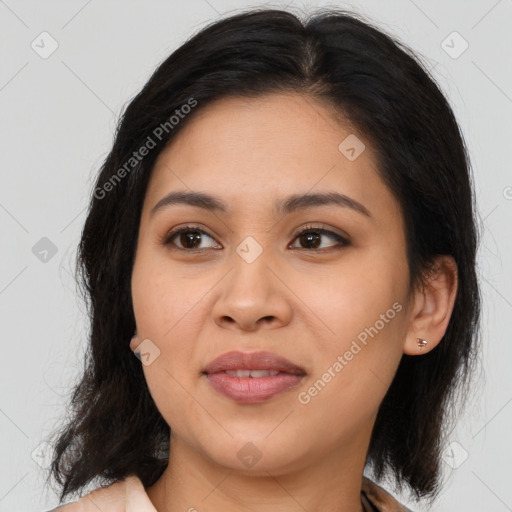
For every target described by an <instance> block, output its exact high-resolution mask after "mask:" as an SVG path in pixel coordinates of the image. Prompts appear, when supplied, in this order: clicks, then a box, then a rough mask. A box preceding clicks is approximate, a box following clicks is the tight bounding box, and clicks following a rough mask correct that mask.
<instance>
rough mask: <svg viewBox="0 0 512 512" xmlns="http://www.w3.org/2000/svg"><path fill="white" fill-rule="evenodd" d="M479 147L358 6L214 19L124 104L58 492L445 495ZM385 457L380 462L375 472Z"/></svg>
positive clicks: (466, 355)
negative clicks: (469, 144)
mask: <svg viewBox="0 0 512 512" xmlns="http://www.w3.org/2000/svg"><path fill="white" fill-rule="evenodd" d="M476 249H477V233H476V229H475V218H474V197H473V192H472V188H471V176H470V166H469V160H468V156H467V152H466V149H465V144H464V140H463V137H462V135H461V133H460V130H459V127H458V125H457V122H456V120H455V118H454V115H453V112H452V110H451V108H450V106H449V104H448V103H447V101H446V99H445V97H444V96H443V94H442V93H441V91H440V90H439V88H438V86H437V85H436V84H435V83H434V81H433V79H432V78H431V77H430V76H429V74H428V72H427V71H425V70H424V69H423V67H422V65H421V64H420V63H419V61H418V60H417V59H416V58H415V57H414V54H413V53H412V52H411V51H410V50H409V49H407V48H406V47H405V46H403V45H402V44H401V43H400V42H398V41H396V40H394V39H393V38H392V37H391V36H389V35H386V34H385V33H383V32H382V31H380V30H379V29H377V28H375V27H373V26H372V25H371V24H370V23H369V22H367V21H365V20H363V19H362V18H361V17H359V16H357V15H354V14H350V13H346V12H343V11H339V10H329V11H325V12H317V13H316V14H315V15H313V16H312V17H310V18H309V19H308V20H307V21H305V22H302V21H301V20H300V19H298V18H297V17H296V16H294V15H293V14H291V13H288V12H285V11H280V10H268V9H259V10H254V11H250V12H245V13H243V14H238V15H235V16H232V17H230V18H227V19H223V20H221V21H219V22H216V23H214V24H212V25H210V26H209V27H207V28H205V29H203V30H201V31H200V32H199V33H198V34H196V35H195V36H194V37H192V38H191V39H190V40H189V41H187V42H186V43H185V44H184V45H182V46H181V47H180V48H179V49H178V50H176V51H175V52H174V53H173V54H172V55H171V56H170V57H169V58H168V59H167V60H165V62H163V63H162V64H161V65H160V66H159V68H158V69H157V70H156V71H155V73H154V74H153V76H152V77H151V78H150V80H149V81H148V82H147V84H146V85H145V86H144V88H143V89H142V91H141V92H140V93H139V94H138V95H137V96H136V97H135V98H134V99H133V101H132V102H131V103H130V104H129V106H128V107H127V109H126V112H125V113H124V116H123V119H122V121H121V123H120V125H119V128H118V130H117V133H116V139H115V142H114V146H113V148H112V151H111V152H110V154H109V155H108V157H107V159H106V161H105V163H104V164H103V167H102V169H101V173H100V175H99V177H98V180H97V182H96V186H95V190H94V194H93V197H92V200H91V205H90V209H89V212H88V216H87V220H86V224H85V227H84V231H83V233H82V239H81V243H80V247H79V263H80V269H81V271H82V274H81V277H82V279H83V285H84V290H85V292H86V294H88V297H89V298H90V308H91V309H90V313H91V335H90V336H91V337H90V351H89V354H88V360H87V367H86V371H85V373H84V375H83V378H82V381H81V382H80V383H79V385H78V386H77V388H76V390H75V393H74V397H73V401H72V406H73V407H72V413H71V415H70V418H69V422H68V424H67V425H66V426H65V427H64V428H63V429H62V431H61V432H59V433H58V439H57V440H56V444H55V457H54V460H53V464H52V468H51V469H52V475H53V476H54V477H55V479H56V481H57V482H58V483H59V485H60V486H61V503H62V502H63V501H64V498H65V497H66V496H71V495H73V494H77V493H78V492H80V491H82V490H83V489H84V488H85V486H86V485H88V484H90V483H91V482H93V481H95V482H98V483H100V484H110V485H105V486H104V487H101V488H99V489H97V490H95V491H93V492H92V493H89V494H87V495H86V496H84V497H82V498H81V499H80V500H79V501H75V502H73V503H71V504H68V505H64V506H62V507H59V508H57V509H55V510H59V511H63V512H73V511H88V510H97V509H98V508H99V509H100V510H109V511H114V510H115V511H117V510H119V511H125V510H126V511H128V510H137V511H152V512H154V511H155V510H157V511H159V512H163V511H165V512H174V511H177V510H189V511H193V510H199V511H200V510H206V509H207V510H209V511H215V510H221V509H222V510H223V511H225V510H235V509H236V510H252V511H259V510H280V511H287V510H311V511H313V510H333V511H334V510H350V511H358V512H360V511H371V510H373V511H375V510H379V511H398V510H408V509H407V508H405V507H404V506H402V505H401V504H400V503H399V501H398V500H397V499H396V498H395V497H394V496H393V495H392V494H391V493H388V492H386V491H385V490H384V488H383V487H381V486H380V485H378V483H377V482H378V481H380V480H383V479H384V477H387V476H390V477H391V478H392V479H393V481H394V483H395V489H396V490H397V491H401V490H402V489H408V490H410V491H412V495H413V498H414V499H415V500H416V501H418V502H419V501H420V500H427V501H428V502H429V504H432V503H433V502H434V500H435V498H436V497H437V495H438V493H439V490H440V483H439V482H440V475H441V453H442V450H443V447H444V444H445V443H446V439H445V438H444V437H443V432H445V427H446V426H447V425H448V424H449V423H450V422H451V421H454V417H452V416H449V415H448V414H447V411H452V410H453V406H454V405H455V400H454V398H455V397H456V393H460V395H464V394H466V393H465V390H467V388H468V386H469V383H470V377H471V374H472V371H471V370H472V369H473V368H474V365H475V361H476V356H477V353H478V351H477V347H478V320H479V311H480V296H479V288H478V282H477V278H476V272H475V255H476ZM365 469H367V470H368V471H371V473H372V475H373V476H372V478H371V479H370V478H369V477H368V476H366V475H364V474H363V472H364V471H365Z"/></svg>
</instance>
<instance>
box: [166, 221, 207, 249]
mask: <svg viewBox="0 0 512 512" xmlns="http://www.w3.org/2000/svg"><path fill="white" fill-rule="evenodd" d="M205 236H206V237H207V238H209V239H210V240H213V238H212V237H211V236H210V235H208V233H206V232H205V231H203V230H202V229H199V228H196V227H193V226H185V227H183V228H180V229H177V230H175V231H173V232H171V233H169V235H167V237H166V238H165V240H164V245H175V246H176V248H177V249H180V250H191V251H192V250H202V249H205V248H206V247H200V245H201V242H202V241H203V238H204V237H205ZM175 238H176V239H177V242H178V243H176V242H173V240H174V239H175ZM179 244H181V245H179Z"/></svg>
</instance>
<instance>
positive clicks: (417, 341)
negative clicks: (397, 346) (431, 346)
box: [416, 338, 428, 349]
mask: <svg viewBox="0 0 512 512" xmlns="http://www.w3.org/2000/svg"><path fill="white" fill-rule="evenodd" d="M416 343H417V344H418V347H420V349H422V348H423V347H424V346H425V345H426V344H427V343H428V341H427V340H424V339H422V338H416Z"/></svg>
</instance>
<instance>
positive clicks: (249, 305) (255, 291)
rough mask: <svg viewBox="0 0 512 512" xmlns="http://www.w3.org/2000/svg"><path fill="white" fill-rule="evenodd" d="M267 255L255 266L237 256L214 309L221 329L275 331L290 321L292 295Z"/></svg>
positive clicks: (216, 320) (221, 286)
mask: <svg viewBox="0 0 512 512" xmlns="http://www.w3.org/2000/svg"><path fill="white" fill-rule="evenodd" d="M264 253H265V251H264V252H263V254H261V255H260V256H259V257H258V258H257V259H256V260H255V261H253V262H252V263H248V262H247V261H245V260H244V259H243V258H241V257H239V256H238V254H236V255H235V256H234V264H233V268H232V270H231V271H230V272H229V273H228V275H227V276H226V277H225V278H224V279H223V280H222V281H221V283H219V285H220V293H219V296H218V297H217V300H216V302H215V304H214V306H213V316H214V321H215V323H216V324H217V325H219V326H220V327H223V328H224V329H234V330H243V331H255V330H257V329H262V328H263V329H276V328H279V327H283V326H285V325H287V324H288V323H289V322H290V321H291V317H292V311H293V308H292V305H291V298H292V297H293V293H291V292H290V290H289V289H288V288H287V286H286V285H285V284H284V282H283V277H282V276H279V272H278V271H276V270H274V267H275V265H271V262H270V261H269V259H268V258H265V257H264ZM271 267H272V268H271Z"/></svg>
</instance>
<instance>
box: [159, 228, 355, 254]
mask: <svg viewBox="0 0 512 512" xmlns="http://www.w3.org/2000/svg"><path fill="white" fill-rule="evenodd" d="M191 231H192V232H197V233H201V234H204V235H206V236H208V237H209V238H212V239H213V237H212V236H210V235H209V234H208V233H207V232H206V231H204V230H202V229H200V228H198V227H195V226H188V225H187V226H184V227H181V228H179V229H176V230H174V231H171V232H170V233H168V234H167V235H166V236H165V237H164V239H163V241H162V243H163V245H165V246H170V245H173V244H172V243H171V240H172V239H173V238H174V237H176V236H177V235H180V234H182V233H188V232H191ZM308 233H317V234H321V235H329V237H331V238H334V239H335V240H337V241H338V242H339V243H338V245H337V246H336V245H335V246H332V247H327V248H323V249H307V248H303V247H295V248H294V249H300V250H304V251H308V252H324V251H330V250H333V249H336V247H338V248H342V247H344V246H347V245H349V241H348V240H347V239H346V238H345V237H343V236H341V235H338V234H337V233H335V232H333V231H330V230H328V229H325V228H322V227H318V226H313V225H307V226H306V227H305V228H304V229H302V230H301V231H299V232H298V233H297V234H296V235H295V237H294V239H293V241H295V240H296V239H297V238H299V237H300V236H302V235H304V234H308ZM173 249H175V250H178V251H185V252H201V251H204V250H206V248H203V249H183V248H181V247H176V246H175V247H173Z"/></svg>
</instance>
